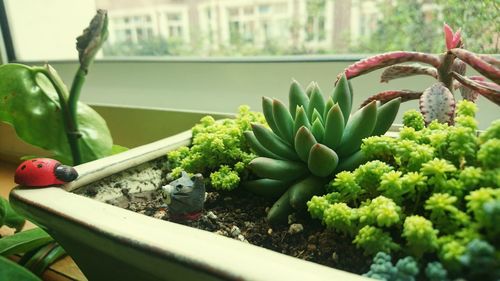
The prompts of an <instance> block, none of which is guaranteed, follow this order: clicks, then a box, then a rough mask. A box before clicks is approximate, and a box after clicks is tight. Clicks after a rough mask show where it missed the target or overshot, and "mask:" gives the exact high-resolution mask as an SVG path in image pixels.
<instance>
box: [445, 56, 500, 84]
mask: <svg viewBox="0 0 500 281" xmlns="http://www.w3.org/2000/svg"><path fill="white" fill-rule="evenodd" d="M450 52H452V53H453V54H454V55H455V56H457V57H458V58H459V59H460V60H462V61H463V62H465V63H467V64H468V65H470V66H472V68H474V69H475V70H477V71H478V72H479V73H481V74H482V75H484V76H486V77H487V78H489V79H491V80H492V81H494V82H495V83H497V84H500V68H497V67H495V66H494V65H491V64H489V63H488V62H486V61H484V60H482V59H481V58H480V57H479V56H477V55H476V54H474V53H472V52H469V51H467V50H464V49H458V48H457V49H451V50H450Z"/></svg>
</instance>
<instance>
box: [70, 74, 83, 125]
mask: <svg viewBox="0 0 500 281" xmlns="http://www.w3.org/2000/svg"><path fill="white" fill-rule="evenodd" d="M86 76H87V71H86V70H85V69H83V68H82V66H81V65H80V67H78V70H77V71H76V74H75V78H73V84H71V90H70V91H69V100H68V108H69V112H70V114H71V118H72V119H73V120H74V121H75V130H76V131H78V123H77V120H78V114H77V113H78V99H79V98H80V92H81V90H82V87H83V84H84V83H85V79H86Z"/></svg>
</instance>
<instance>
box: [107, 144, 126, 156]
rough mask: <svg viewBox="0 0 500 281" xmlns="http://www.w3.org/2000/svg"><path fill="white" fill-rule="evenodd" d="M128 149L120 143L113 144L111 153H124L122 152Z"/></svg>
mask: <svg viewBox="0 0 500 281" xmlns="http://www.w3.org/2000/svg"><path fill="white" fill-rule="evenodd" d="M127 150H128V147H125V146H121V145H119V144H113V146H112V147H111V154H110V155H115V154H118V153H122V152H124V151H127Z"/></svg>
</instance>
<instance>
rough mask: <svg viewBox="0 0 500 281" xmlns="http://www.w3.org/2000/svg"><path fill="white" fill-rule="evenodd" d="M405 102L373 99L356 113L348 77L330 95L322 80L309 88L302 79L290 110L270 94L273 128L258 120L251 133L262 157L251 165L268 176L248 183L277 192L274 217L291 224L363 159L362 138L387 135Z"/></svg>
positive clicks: (267, 105) (266, 106)
mask: <svg viewBox="0 0 500 281" xmlns="http://www.w3.org/2000/svg"><path fill="white" fill-rule="evenodd" d="M399 104H400V100H399V99H396V100H393V101H391V102H389V103H386V104H384V105H381V106H379V105H378V104H377V103H375V102H373V103H370V104H368V105H366V106H365V107H363V108H361V109H360V110H358V111H356V112H354V114H353V115H352V116H350V113H351V108H352V88H351V86H350V84H349V83H348V81H347V79H346V78H345V77H344V78H343V79H341V81H340V83H339V84H338V85H337V87H336V88H335V90H334V91H333V93H332V94H331V95H330V96H329V97H328V98H327V99H325V97H324V95H323V93H322V91H321V89H320V88H319V86H318V84H317V83H315V82H312V83H311V84H310V85H309V86H308V88H307V89H306V90H305V91H304V90H303V89H302V87H301V86H300V85H299V84H298V83H297V82H296V81H293V82H292V85H291V87H290V92H289V106H288V108H287V107H286V106H285V105H284V104H283V103H282V102H281V101H279V100H277V99H270V98H267V97H264V98H263V103H262V105H263V112H264V116H265V117H266V120H267V123H268V124H269V127H270V128H271V130H269V129H267V128H266V127H264V126H263V125H259V124H253V125H252V131H249V132H246V133H245V135H246V137H247V140H248V142H249V143H250V146H251V147H252V149H253V150H254V151H255V153H257V155H259V156H260V157H258V158H256V159H254V160H252V161H251V162H250V164H249V167H250V169H251V170H252V171H253V172H254V173H255V174H256V175H257V176H259V177H261V178H262V179H261V180H257V181H255V182H249V183H247V184H246V186H247V187H249V189H250V190H259V189H275V190H276V192H273V194H272V195H274V196H276V197H279V200H278V201H277V202H276V203H275V204H274V205H273V207H272V208H271V210H270V211H269V213H268V216H267V218H268V220H269V221H270V222H271V223H277V222H286V220H287V216H288V215H289V214H290V213H292V212H293V211H294V210H301V209H304V208H305V207H306V202H307V201H308V200H309V199H311V197H312V196H313V195H318V194H322V193H324V192H325V188H324V186H325V184H326V183H327V182H328V180H329V179H330V178H332V177H333V176H334V175H335V174H336V173H337V172H340V171H343V170H352V169H354V168H356V167H357V166H358V165H359V164H361V163H363V162H364V161H365V158H364V155H363V153H361V152H360V150H359V149H360V146H361V141H362V139H363V138H365V137H368V136H374V135H382V134H384V133H385V132H386V131H387V130H388V129H389V127H390V126H391V124H392V122H393V121H394V118H395V116H396V114H397V112H398V109H399ZM263 179H264V180H263ZM276 186H279V188H277V187H276ZM257 192H258V191H257Z"/></svg>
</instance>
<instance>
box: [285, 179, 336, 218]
mask: <svg viewBox="0 0 500 281" xmlns="http://www.w3.org/2000/svg"><path fill="white" fill-rule="evenodd" d="M326 183H327V181H326V180H325V179H324V178H320V177H316V176H313V175H311V176H309V177H307V178H305V179H303V180H301V181H299V182H297V183H295V184H294V185H292V186H291V187H290V189H289V190H290V205H291V206H292V207H293V208H295V209H298V210H301V209H306V207H307V204H306V203H307V201H309V200H310V199H311V197H313V196H314V195H321V194H323V193H324V192H325V184H326Z"/></svg>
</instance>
